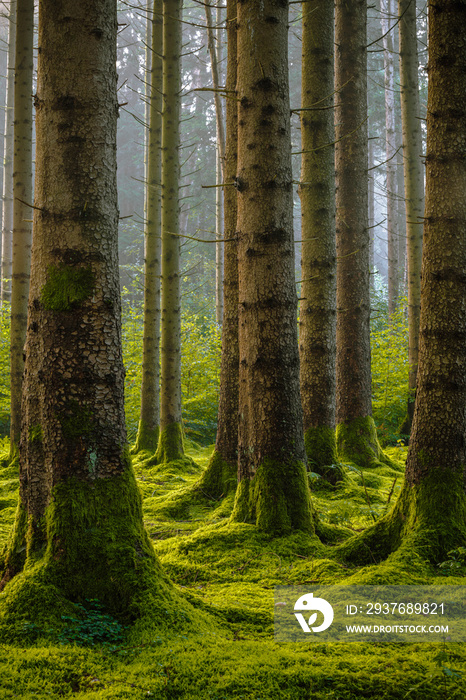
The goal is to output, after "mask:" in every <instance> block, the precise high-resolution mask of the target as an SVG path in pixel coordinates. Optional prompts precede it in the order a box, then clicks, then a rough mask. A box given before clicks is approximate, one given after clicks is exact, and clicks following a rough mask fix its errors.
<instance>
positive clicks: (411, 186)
mask: <svg viewBox="0 0 466 700" xmlns="http://www.w3.org/2000/svg"><path fill="white" fill-rule="evenodd" d="M398 14H399V16H400V21H399V35H400V83H401V122H402V128H403V163H404V173H405V178H404V179H405V199H406V238H407V270H408V333H409V343H408V345H409V349H408V361H409V388H410V390H411V394H412V395H411V396H410V398H409V399H408V406H407V417H406V419H405V421H404V423H403V425H402V426H401V427H400V432H401V433H404V434H406V435H408V434H409V433H410V430H411V421H412V417H413V411H414V392H415V390H416V376H417V364H418V353H419V314H420V296H421V259H422V227H423V223H424V220H423V218H422V217H423V216H424V167H423V164H422V160H421V154H422V131H421V120H420V118H419V117H420V108H419V78H418V70H419V68H418V56H417V33H416V3H414V2H412V0H398Z"/></svg>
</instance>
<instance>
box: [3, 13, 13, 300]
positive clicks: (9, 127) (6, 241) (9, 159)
mask: <svg viewBox="0 0 466 700" xmlns="http://www.w3.org/2000/svg"><path fill="white" fill-rule="evenodd" d="M15 37H16V0H11V2H10V15H9V19H8V69H7V87H6V110H5V153H4V160H3V225H2V280H1V283H2V291H1V296H2V303H3V302H4V301H10V298H11V266H12V231H13V121H14V87H15V69H14V65H15V57H16V41H15Z"/></svg>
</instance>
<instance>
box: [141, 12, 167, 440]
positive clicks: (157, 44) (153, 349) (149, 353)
mask: <svg viewBox="0 0 466 700" xmlns="http://www.w3.org/2000/svg"><path fill="white" fill-rule="evenodd" d="M148 22H150V25H151V29H152V31H151V42H150V46H151V47H152V48H151V49H150V52H151V69H150V92H149V96H148V100H149V108H148V117H149V127H148V144H147V168H146V171H147V174H146V178H147V183H146V188H147V189H146V220H145V226H144V234H145V235H144V243H145V245H144V335H143V345H142V384H141V416H140V420H139V427H138V434H137V437H136V444H135V447H134V451H135V452H139V451H140V450H149V451H151V452H155V451H156V449H157V446H158V440H159V423H160V367H159V364H160V350H159V347H160V272H161V270H160V258H161V224H160V213H161V192H160V186H161V173H162V159H161V147H162V138H161V137H162V116H161V113H162V87H163V81H162V59H161V57H160V55H159V54H160V52H161V51H162V45H163V22H162V3H161V2H160V0H155V1H154V5H153V13H152V19H151V20H148Z"/></svg>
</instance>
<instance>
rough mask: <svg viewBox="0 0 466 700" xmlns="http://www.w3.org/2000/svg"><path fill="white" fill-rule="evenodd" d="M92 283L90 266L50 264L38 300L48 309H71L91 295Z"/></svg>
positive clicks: (92, 274) (92, 275) (93, 281)
mask: <svg viewBox="0 0 466 700" xmlns="http://www.w3.org/2000/svg"><path fill="white" fill-rule="evenodd" d="M94 285H95V280H94V273H93V272H92V269H91V268H90V267H77V266H75V265H59V266H57V265H50V267H49V268H48V270H47V280H46V282H45V284H44V286H43V287H42V290H41V293H40V301H41V304H42V306H43V307H44V308H45V309H49V310H50V311H71V310H72V309H74V308H75V307H77V306H79V305H80V304H82V303H83V301H85V300H86V299H88V298H89V297H90V296H92V294H93V291H94Z"/></svg>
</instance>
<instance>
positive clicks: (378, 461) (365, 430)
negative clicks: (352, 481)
mask: <svg viewBox="0 0 466 700" xmlns="http://www.w3.org/2000/svg"><path fill="white" fill-rule="evenodd" d="M336 442H337V451H338V457H339V460H340V462H354V463H355V464H356V465H358V467H360V468H361V467H363V468H364V469H367V468H369V467H380V466H381V465H382V464H385V465H387V466H389V467H391V468H392V469H394V470H395V471H399V472H401V471H403V467H402V465H401V464H399V463H397V462H395V461H394V460H392V459H390V458H389V457H387V455H385V454H384V452H383V450H382V448H381V447H380V444H379V439H378V437H377V429H376V427H375V423H374V419H373V418H372V416H366V417H365V418H356V419H355V420H353V421H352V422H351V423H340V425H337V429H336Z"/></svg>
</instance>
